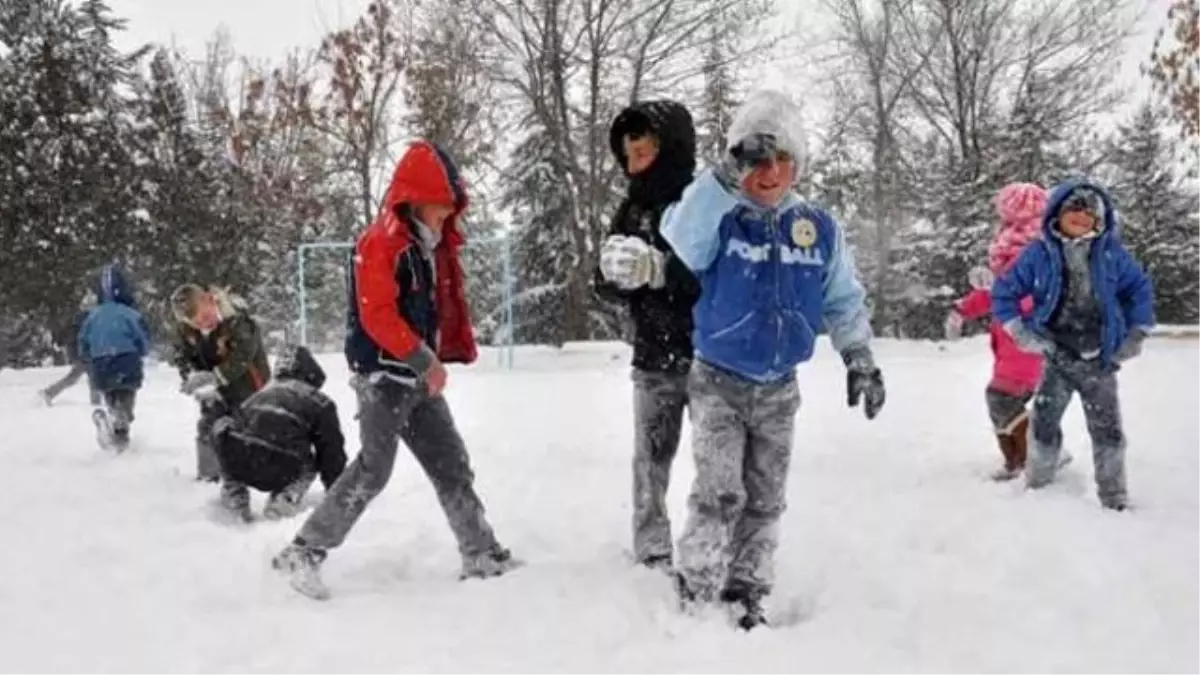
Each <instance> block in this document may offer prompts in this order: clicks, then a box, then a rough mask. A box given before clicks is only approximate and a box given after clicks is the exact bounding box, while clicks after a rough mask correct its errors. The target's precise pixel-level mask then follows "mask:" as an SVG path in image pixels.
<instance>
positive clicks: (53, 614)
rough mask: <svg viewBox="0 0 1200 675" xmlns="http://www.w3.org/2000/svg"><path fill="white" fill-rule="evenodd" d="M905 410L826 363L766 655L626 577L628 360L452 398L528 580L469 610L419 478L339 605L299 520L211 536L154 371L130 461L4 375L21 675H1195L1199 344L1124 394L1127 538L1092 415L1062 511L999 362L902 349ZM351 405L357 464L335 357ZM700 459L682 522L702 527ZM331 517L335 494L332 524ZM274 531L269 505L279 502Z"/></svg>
mask: <svg viewBox="0 0 1200 675" xmlns="http://www.w3.org/2000/svg"><path fill="white" fill-rule="evenodd" d="M877 355H878V359H879V361H880V363H881V366H882V367H883V369H884V375H885V377H886V379H887V384H888V388H889V391H888V396H889V400H888V404H887V407H886V408H885V409H884V411H883V413H882V414H881V416H880V418H878V419H877V420H875V421H874V422H867V421H866V420H865V419H863V417H862V412H861V411H860V410H853V411H852V410H849V409H847V408H846V407H845V390H844V387H845V380H844V372H843V369H842V366H841V363H840V362H839V361H838V359H837V358H836V356H835V355H834V354H833V353H832V352H831V350H830V349H829V348H828V346H827V345H822V346H821V347H820V348H819V356H818V358H817V359H816V360H815V361H814V362H812V363H810V364H808V365H806V366H804V367H802V369H801V371H800V381H801V391H802V394H803V397H804V404H803V406H802V408H801V411H800V416H799V420H798V424H797V438H796V456H795V458H794V459H793V462H792V475H791V483H790V494H789V498H790V511H789V512H788V513H787V514H786V515H785V517H784V521H783V528H782V529H783V541H782V546H781V549H780V551H779V556H778V586H777V591H776V594H775V596H774V597H773V598H772V601H771V603H770V604H769V607H774V608H775V609H776V610H778V611H779V612H781V613H782V614H786V615H789V616H793V617H795V618H798V619H799V621H798V622H797V623H795V624H794V625H789V626H787V627H783V628H776V629H773V630H763V631H759V632H756V633H752V634H748V635H747V634H740V633H737V632H735V631H733V630H731V629H730V628H729V627H728V626H727V625H726V624H725V623H724V622H723V620H721V619H719V618H717V617H709V618H690V617H684V616H680V615H678V614H677V613H675V612H674V610H673V609H672V597H673V595H672V592H671V588H670V585H669V583H668V581H667V580H666V578H665V577H663V576H661V575H656V574H654V573H651V572H647V571H643V570H640V569H634V568H632V567H631V566H630V565H629V563H628V562H627V555H628V554H627V552H626V551H627V547H628V545H629V544H628V542H629V519H630V470H629V464H630V445H631V434H632V431H631V424H632V410H631V400H630V386H631V384H630V381H629V374H628V367H627V364H628V352H627V349H626V348H625V347H624V346H621V345H611V344H603V345H595V344H593V345H569V346H568V347H566V348H565V349H564V350H562V351H555V350H550V349H528V350H518V352H517V354H516V369H515V370H513V371H505V370H501V369H499V368H498V367H497V366H496V365H495V364H496V355H495V354H494V353H486V354H485V355H484V357H483V358H482V359H481V363H480V364H478V365H476V366H474V367H471V368H454V369H452V371H451V378H450V386H449V389H448V392H447V393H448V397H449V399H450V401H451V405H452V406H453V408H454V410H455V411H456V413H457V416H458V422H459V425H460V428H461V430H462V432H463V434H464V436H465V437H466V440H467V443H468V445H469V447H470V449H471V452H472V453H473V458H474V463H475V467H476V472H477V476H478V486H479V490H480V492H481V494H482V495H483V498H484V500H485V502H486V504H487V505H488V508H489V512H490V514H491V517H492V519H493V522H494V524H495V526H496V530H497V533H498V534H499V536H500V537H501V539H502V540H503V541H504V543H506V544H507V545H509V546H510V547H512V549H513V551H514V553H516V554H517V555H518V556H520V557H522V558H524V559H526V560H527V561H528V565H527V566H526V567H524V568H522V569H520V570H518V571H516V572H514V573H513V574H511V575H510V576H507V577H503V578H500V579H495V580H490V581H482V582H481V581H471V582H465V583H463V582H459V581H457V578H456V575H457V572H458V560H457V555H456V552H455V549H454V545H453V543H452V539H451V536H450V533H449V531H448V528H447V527H446V525H445V523H444V521H443V518H442V515H441V513H440V511H439V509H438V506H437V502H436V501H435V498H434V495H433V492H432V490H431V488H430V487H429V486H428V485H427V483H426V482H425V479H424V478H423V477H422V476H421V475H420V472H419V469H418V467H417V465H416V463H415V461H413V460H412V458H411V457H410V456H409V455H408V454H407V453H406V452H405V451H403V450H402V455H401V457H402V458H401V459H400V461H399V462H398V463H397V465H396V473H395V475H394V477H393V479H392V482H391V485H390V486H389V489H388V491H386V492H385V493H384V494H383V495H382V496H381V497H380V498H379V499H378V500H377V501H376V502H375V503H374V506H373V507H372V508H371V509H370V510H369V511H368V512H367V514H366V516H365V517H364V519H363V521H362V522H361V523H360V526H359V527H358V529H357V530H355V531H354V532H353V533H352V534H351V536H350V539H349V541H348V542H347V544H346V545H345V546H344V547H343V548H341V549H339V550H336V551H334V552H333V553H332V554H331V556H330V559H329V561H328V562H327V564H326V565H325V576H326V581H327V582H328V583H329V585H330V587H331V589H332V591H333V593H334V598H333V600H332V601H330V602H328V603H316V602H313V601H311V600H307V599H305V598H303V597H300V596H298V595H296V594H295V593H293V592H292V591H291V590H290V589H288V587H287V585H286V584H285V583H284V582H283V581H282V580H281V579H280V578H278V577H276V576H275V575H274V573H272V572H271V571H270V569H269V565H268V561H269V559H270V557H271V555H272V554H273V553H274V552H276V551H277V550H278V549H279V548H280V547H282V546H283V545H284V544H285V543H286V542H287V541H288V540H289V539H290V537H291V536H292V534H293V533H294V531H295V529H296V528H297V526H298V525H299V522H298V521H288V522H283V523H258V524H255V525H254V526H251V527H247V528H234V527H229V526H222V525H218V524H217V523H216V522H214V521H213V519H212V518H211V517H210V515H209V509H210V501H211V500H212V498H213V497H214V496H215V489H214V488H213V487H211V486H207V485H205V486H201V485H197V484H195V483H194V482H192V480H191V475H192V468H193V462H194V459H193V449H192V448H193V445H192V443H193V441H192V438H193V433H194V431H193V429H194V423H195V417H196V410H195V406H194V404H193V402H192V401H191V400H190V399H187V398H185V397H183V396H182V395H180V394H178V393H176V391H175V389H176V386H177V384H178V378H177V376H176V374H175V373H174V372H173V371H171V370H169V369H167V368H165V367H161V366H156V367H155V368H154V369H152V371H151V373H150V375H149V378H148V384H147V388H146V389H144V390H143V391H142V394H141V398H140V400H139V402H138V420H137V422H136V423H135V426H134V432H133V435H134V442H133V443H134V445H133V449H132V450H131V451H130V452H129V453H127V454H126V455H124V456H119V457H113V456H110V455H106V454H104V453H102V452H100V451H99V450H98V449H97V448H96V445H95V443H94V440H93V431H92V427H91V424H90V422H89V420H88V413H87V406H86V390H85V388H84V386H83V385H82V384H80V385H79V386H77V387H76V388H75V389H72V390H70V391H68V392H67V393H65V394H64V395H63V396H62V397H61V398H60V399H59V401H58V402H56V405H55V406H54V407H53V408H46V407H44V406H42V405H41V404H40V403H37V402H35V401H36V396H35V393H36V391H37V389H38V388H39V387H42V386H45V385H46V384H48V383H49V382H50V381H52V380H53V379H54V378H55V377H57V376H58V375H59V374H61V373H62V370H61V369H49V370H26V371H9V370H6V371H3V372H0V410H3V413H0V476H2V477H3V478H2V479H0V485H2V486H3V488H2V489H0V514H3V515H2V516H0V541H3V542H4V544H3V550H2V551H0V670H4V671H78V670H83V671H139V672H146V671H156V672H163V671H166V672H182V671H217V672H232V671H276V672H280V671H291V672H312V671H326V672H363V671H372V672H378V671H393V672H399V671H406V672H407V671H425V672H462V671H505V672H515V671H529V670H532V671H601V672H611V671H624V672H628V671H693V672H719V671H739V672H763V671H767V672H780V671H790V672H803V671H826V672H828V671H839V672H846V671H888V672H900V671H905V672H911V671H938V672H948V671H956V672H960V671H961V672H984V671H987V672H1004V671H1010V672H1011V671H1022V672H1035V671H1036V672H1046V671H1053V672H1084V671H1086V672H1116V671H1125V672H1134V671H1136V672H1186V671H1191V672H1195V671H1197V670H1198V669H1200V664H1198V657H1197V651H1198V646H1197V640H1198V638H1197V636H1198V634H1200V618H1198V596H1200V589H1198V585H1200V582H1198V570H1200V560H1198V557H1200V550H1198V541H1197V540H1198V532H1200V520H1198V504H1197V501H1198V494H1200V489H1198V485H1197V482H1198V466H1197V463H1198V459H1197V449H1198V446H1200V438H1198V421H1197V410H1198V409H1200V395H1198V389H1200V380H1198V377H1197V372H1198V367H1200V364H1198V362H1197V342H1196V341H1195V339H1194V338H1184V339H1170V338H1155V339H1153V340H1150V341H1149V343H1148V345H1147V353H1146V354H1145V356H1144V357H1142V358H1141V359H1139V360H1137V361H1135V362H1133V363H1132V364H1130V365H1129V366H1127V367H1126V368H1125V370H1124V372H1123V373H1122V375H1121V395H1122V399H1123V406H1124V412H1125V418H1126V429H1127V432H1128V435H1129V438H1130V446H1129V453H1128V456H1129V477H1130V478H1129V480H1130V494H1131V498H1132V501H1133V505H1134V507H1135V509H1136V510H1135V511H1134V512H1131V513H1124V514H1120V513H1112V512H1108V511H1103V510H1101V509H1100V507H1099V506H1098V504H1097V502H1096V499H1095V496H1094V494H1093V490H1092V483H1091V460H1090V454H1089V453H1090V450H1089V445H1088V443H1087V440H1086V439H1087V437H1086V432H1085V430H1084V424H1083V418H1082V415H1081V413H1080V411H1079V408H1078V404H1075V405H1074V406H1073V407H1072V409H1071V411H1070V412H1069V413H1068V416H1067V418H1066V422H1065V425H1066V426H1065V432H1066V439H1067V446H1068V449H1069V450H1070V451H1072V452H1073V453H1074V455H1075V457H1076V461H1075V463H1074V464H1072V465H1071V466H1070V467H1069V468H1068V470H1067V471H1066V473H1065V475H1064V476H1063V477H1062V480H1061V482H1060V483H1059V484H1057V485H1056V486H1054V487H1053V488H1051V489H1048V490H1046V491H1044V492H1041V493H1037V494H1027V493H1025V492H1024V491H1023V490H1022V489H1021V487H1020V485H1019V484H1018V483H1013V484H1007V485H996V484H992V483H990V482H989V481H987V480H986V478H985V475H986V474H987V472H988V471H989V470H991V469H992V468H994V466H995V465H996V463H997V462H998V457H999V455H998V452H997V451H996V449H995V444H994V441H993V438H992V436H991V433H990V429H989V425H988V420H987V416H986V412H985V409H984V405H983V387H984V385H985V383H986V381H987V378H988V374H989V367H990V362H989V354H988V351H987V344H986V338H976V339H972V340H967V341H963V342H960V343H956V344H953V345H949V346H948V347H946V348H945V349H944V350H943V349H942V348H940V347H939V346H937V345H934V344H930V343H899V342H887V341H881V342H880V343H878V346H877ZM324 363H325V364H326V367H327V368H328V369H329V371H330V384H329V385H328V390H329V391H330V392H331V393H332V395H333V396H334V397H335V398H336V399H337V401H338V402H339V405H340V407H341V410H342V414H343V425H344V426H345V427H346V432H347V437H348V439H349V444H350V447H349V448H348V450H349V451H350V452H351V453H352V454H353V453H354V452H356V451H357V428H356V427H355V425H354V422H353V419H352V417H353V412H354V405H353V399H352V396H351V392H350V389H349V388H348V386H347V385H346V379H347V378H346V369H345V366H344V361H343V360H342V358H341V357H340V356H339V355H336V354H335V355H329V356H328V357H326V358H325V359H324ZM692 471H693V470H692V463H691V459H690V450H689V449H688V446H687V444H686V442H685V445H684V447H683V448H682V450H681V456H680V460H679V461H678V463H677V464H676V475H675V483H674V489H673V490H672V493H671V496H670V501H671V504H672V509H673V513H674V516H675V522H676V523H677V525H678V524H681V523H682V518H683V514H684V500H685V497H686V491H687V488H688V485H689V483H690V480H691V477H692ZM319 494H320V488H319V487H318V488H317V490H316V493H315V495H314V497H313V499H316V498H317V497H316V495H319ZM255 499H256V501H255V508H256V509H260V508H261V506H262V497H261V496H256V498H255Z"/></svg>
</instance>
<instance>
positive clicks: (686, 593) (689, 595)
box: [674, 571, 704, 614]
mask: <svg viewBox="0 0 1200 675" xmlns="http://www.w3.org/2000/svg"><path fill="white" fill-rule="evenodd" d="M674 577H675V594H676V595H677V596H678V598H679V611H681V612H683V613H684V614H695V613H696V611H697V610H698V609H699V608H700V606H701V605H702V604H704V603H703V602H702V601H701V600H700V597H699V595H698V594H697V593H696V591H695V589H693V588H692V587H691V586H690V585H689V584H688V582H687V579H686V578H685V577H684V576H683V573H682V572H678V571H677V572H675V574H674Z"/></svg>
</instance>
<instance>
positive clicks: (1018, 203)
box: [954, 183, 1047, 396]
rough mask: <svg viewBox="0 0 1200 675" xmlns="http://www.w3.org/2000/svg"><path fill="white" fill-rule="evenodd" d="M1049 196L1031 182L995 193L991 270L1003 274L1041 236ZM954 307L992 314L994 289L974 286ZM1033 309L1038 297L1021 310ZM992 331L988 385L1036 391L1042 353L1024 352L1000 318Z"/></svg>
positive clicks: (968, 316)
mask: <svg viewBox="0 0 1200 675" xmlns="http://www.w3.org/2000/svg"><path fill="white" fill-rule="evenodd" d="M1046 196H1047V195H1046V191H1045V190H1044V189H1042V188H1041V187H1039V186H1037V185H1033V184H1030V183H1013V184H1010V185H1006V186H1004V188H1003V189H1001V190H1000V193H999V194H997V195H996V202H995V203H996V212H997V213H998V214H999V215H1000V227H999V228H998V229H997V231H996V235H995V237H993V238H992V243H991V245H990V246H989V247H988V268H989V269H991V271H992V274H994V275H996V276H1000V275H1001V274H1003V273H1005V272H1007V271H1008V268H1009V267H1011V266H1012V264H1013V263H1014V262H1016V260H1017V257H1018V256H1019V255H1020V254H1021V250H1022V249H1024V248H1025V245H1026V244H1028V243H1029V242H1030V241H1032V240H1033V239H1036V238H1037V237H1038V236H1039V235H1040V234H1041V230H1042V212H1043V211H1044V210H1045V208H1046ZM954 309H955V310H956V311H957V312H958V313H959V314H961V315H962V317H963V319H965V320H968V321H971V320H974V319H982V318H983V317H985V316H988V315H990V314H991V313H992V296H991V292H990V291H989V290H988V289H984V288H979V289H975V290H973V291H971V292H970V293H968V294H967V295H966V296H964V297H963V298H962V299H960V300H959V301H958V302H956V303H954ZM1032 311H1033V298H1031V297H1026V298H1023V299H1022V300H1021V314H1022V315H1023V316H1028V315H1029V314H1030V312H1032ZM988 333H989V334H990V335H991V343H992V355H993V359H994V362H993V364H992V381H991V382H990V383H989V386H990V387H992V388H994V389H997V390H999V391H1002V392H1005V393H1007V394H1013V395H1015V396H1022V395H1024V394H1028V393H1031V392H1033V391H1034V390H1035V389H1037V385H1038V381H1039V380H1040V379H1041V377H1042V357H1041V356H1039V355H1037V354H1030V353H1028V352H1024V351H1021V350H1020V349H1019V348H1018V347H1017V344H1016V342H1014V341H1013V339H1012V336H1010V335H1009V334H1008V333H1007V332H1006V331H1005V330H1004V328H1002V327H1001V326H1000V324H999V323H997V322H996V321H992V322H991V324H990V325H989V326H988Z"/></svg>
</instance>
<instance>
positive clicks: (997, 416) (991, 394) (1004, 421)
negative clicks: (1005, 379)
mask: <svg viewBox="0 0 1200 675" xmlns="http://www.w3.org/2000/svg"><path fill="white" fill-rule="evenodd" d="M985 395H986V397H987V408H988V416H989V417H991V418H992V427H993V428H994V429H995V430H996V433H998V434H1007V433H1011V432H1012V430H1013V427H1015V426H1017V424H1018V423H1019V422H1020V421H1021V420H1023V419H1025V417H1026V415H1027V411H1026V406H1027V405H1028V404H1029V399H1031V398H1033V393H1028V394H1024V395H1021V396H1018V395H1016V394H1009V393H1008V392H1004V391H1000V390H999V389H992V388H991V387H988V389H987V392H986V394H985Z"/></svg>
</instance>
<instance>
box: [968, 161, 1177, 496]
mask: <svg viewBox="0 0 1200 675" xmlns="http://www.w3.org/2000/svg"><path fill="white" fill-rule="evenodd" d="M1117 223H1118V220H1117V214H1116V213H1115V212H1114V211H1113V207H1112V202H1111V200H1110V199H1109V196H1108V193H1107V192H1105V191H1104V190H1103V189H1102V188H1101V187H1099V186H1098V185H1096V184H1094V183H1090V182H1086V181H1072V182H1068V183H1065V184H1062V185H1059V186H1058V187H1056V188H1055V189H1054V190H1053V191H1052V192H1051V194H1050V199H1049V203H1048V205H1047V207H1046V214H1045V217H1044V218H1043V235H1042V238H1041V239H1040V240H1038V241H1036V242H1034V243H1032V244H1030V245H1029V246H1027V247H1026V248H1025V251H1024V252H1023V253H1022V254H1021V257H1020V258H1018V259H1017V262H1016V264H1015V265H1013V267H1012V268H1011V269H1010V270H1009V271H1008V272H1007V273H1006V274H1004V275H1003V276H1001V277H1000V278H999V279H997V280H996V282H995V284H994V285H993V286H992V306H993V311H994V313H995V316H996V319H997V320H998V321H1000V322H1002V323H1003V325H1004V330H1006V331H1008V333H1009V335H1011V336H1012V337H1013V339H1014V340H1015V341H1016V343H1017V345H1018V346H1019V347H1020V348H1021V349H1024V350H1025V351H1028V352H1031V353H1041V354H1045V355H1046V356H1047V359H1046V365H1045V372H1044V374H1043V375H1042V382H1041V385H1040V386H1039V387H1038V390H1037V395H1036V396H1035V397H1034V404H1033V422H1032V427H1033V431H1032V437H1033V444H1032V446H1033V447H1032V450H1033V451H1032V452H1031V453H1030V456H1029V460H1028V466H1027V467H1026V469H1025V477H1026V482H1027V484H1028V485H1029V487H1031V488H1040V487H1043V486H1045V485H1047V484H1049V483H1050V482H1051V481H1053V480H1054V474H1055V472H1056V470H1057V467H1058V460H1059V453H1060V452H1061V450H1062V417H1063V413H1064V412H1065V411H1066V409H1067V404H1068V403H1070V401H1071V396H1072V394H1073V393H1074V392H1079V396H1080V398H1081V399H1082V400H1083V412H1084V417H1085V418H1086V420H1087V428H1088V434H1089V435H1090V436H1091V438H1092V457H1093V461H1094V462H1095V473H1096V476H1095V478H1096V487H1097V491H1098V493H1099V497H1100V503H1101V504H1102V505H1103V506H1104V507H1105V508H1109V509H1114V510H1117V511H1123V510H1125V509H1126V508H1127V507H1128V495H1127V491H1126V485H1125V433H1124V430H1123V429H1122V425H1121V410H1120V406H1119V404H1118V401H1117V377H1116V372H1117V370H1118V368H1119V364H1120V363H1122V362H1124V361H1127V360H1129V359H1131V358H1133V357H1134V356H1137V355H1138V354H1139V353H1141V349H1142V341H1143V340H1144V339H1145V338H1146V335H1148V334H1149V332H1150V330H1151V328H1153V326H1154V299H1153V298H1154V296H1153V289H1152V286H1151V283H1150V278H1149V277H1147V276H1146V274H1145V272H1143V271H1142V269H1141V267H1140V266H1139V265H1138V263H1137V261H1135V260H1134V259H1133V256H1131V255H1130V254H1129V252H1128V251H1127V250H1125V247H1124V246H1122V245H1121V240H1120V236H1119V232H1118V231H1117ZM1027 295H1032V296H1033V313H1032V315H1031V316H1029V317H1028V318H1023V317H1022V316H1021V312H1020V301H1021V298H1024V297H1025V296H1027Z"/></svg>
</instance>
